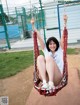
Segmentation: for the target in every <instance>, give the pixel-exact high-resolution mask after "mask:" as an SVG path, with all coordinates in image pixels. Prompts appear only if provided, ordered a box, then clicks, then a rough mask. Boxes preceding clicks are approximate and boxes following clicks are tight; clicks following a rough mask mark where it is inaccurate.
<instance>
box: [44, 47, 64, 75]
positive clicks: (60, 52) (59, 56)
mask: <svg viewBox="0 0 80 105" xmlns="http://www.w3.org/2000/svg"><path fill="white" fill-rule="evenodd" d="M43 53H44V55H45V58H46V56H49V55H50V56H51V57H52V58H53V59H54V61H55V62H56V64H57V66H58V67H59V70H60V72H61V74H63V67H64V61H63V50H62V48H61V47H59V48H58V50H57V51H56V52H55V53H54V54H53V53H52V52H49V51H48V50H47V48H46V47H45V48H44V50H43Z"/></svg>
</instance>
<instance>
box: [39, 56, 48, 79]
mask: <svg viewBox="0 0 80 105" xmlns="http://www.w3.org/2000/svg"><path fill="white" fill-rule="evenodd" d="M37 67H38V70H39V74H40V76H41V79H42V80H46V64H45V58H44V56H43V55H39V56H38V58H37Z"/></svg>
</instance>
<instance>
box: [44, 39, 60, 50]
mask: <svg viewBox="0 0 80 105" xmlns="http://www.w3.org/2000/svg"><path fill="white" fill-rule="evenodd" d="M51 41H53V42H54V43H55V44H56V49H55V51H57V50H58V48H59V41H58V40H57V39H56V38H55V37H50V38H49V39H48V40H47V42H46V47H47V50H48V51H50V48H49V43H50V42H51Z"/></svg>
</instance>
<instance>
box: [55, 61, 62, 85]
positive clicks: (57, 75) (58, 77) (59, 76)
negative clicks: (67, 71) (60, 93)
mask: <svg viewBox="0 0 80 105" xmlns="http://www.w3.org/2000/svg"><path fill="white" fill-rule="evenodd" d="M53 79H54V84H55V85H58V84H59V83H60V81H61V80H62V74H61V72H60V70H59V68H58V66H57V64H56V63H54V78H53Z"/></svg>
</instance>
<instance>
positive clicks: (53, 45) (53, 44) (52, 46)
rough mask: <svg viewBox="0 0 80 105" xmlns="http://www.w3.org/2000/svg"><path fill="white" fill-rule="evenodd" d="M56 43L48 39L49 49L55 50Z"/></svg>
mask: <svg viewBox="0 0 80 105" xmlns="http://www.w3.org/2000/svg"><path fill="white" fill-rule="evenodd" d="M56 47H57V46H56V43H55V42H53V41H50V43H49V49H50V50H51V51H52V52H55V50H56Z"/></svg>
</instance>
